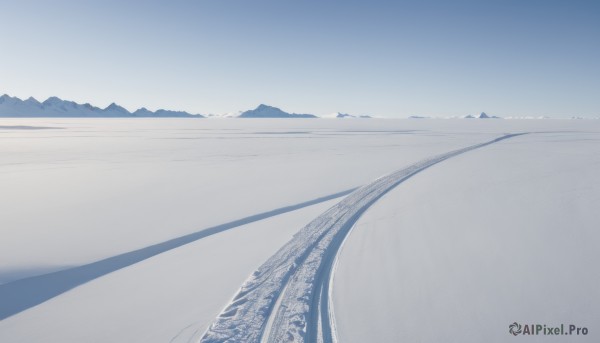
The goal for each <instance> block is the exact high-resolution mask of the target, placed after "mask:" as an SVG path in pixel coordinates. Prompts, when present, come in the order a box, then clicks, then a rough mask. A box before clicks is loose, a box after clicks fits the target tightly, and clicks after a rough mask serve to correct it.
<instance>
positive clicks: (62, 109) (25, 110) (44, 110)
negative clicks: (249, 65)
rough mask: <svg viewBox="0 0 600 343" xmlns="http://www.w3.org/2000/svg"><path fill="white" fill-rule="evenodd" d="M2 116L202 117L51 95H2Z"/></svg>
mask: <svg viewBox="0 0 600 343" xmlns="http://www.w3.org/2000/svg"><path fill="white" fill-rule="evenodd" d="M0 117H111V118H112V117H194V118H202V116H201V115H194V114H190V113H187V112H181V111H168V110H157V111H156V112H152V111H150V110H148V109H146V108H140V109H139V110H137V111H135V112H133V113H131V112H129V111H128V110H126V109H125V108H123V107H121V106H119V105H117V104H115V103H112V104H110V105H108V106H107V107H106V108H104V109H102V108H99V107H95V106H92V105H90V104H87V103H86V104H78V103H76V102H73V101H68V100H62V99H60V98H57V97H54V96H53V97H50V98H48V99H47V100H45V101H44V102H39V101H37V100H36V99H35V98H33V97H30V98H28V99H27V100H21V99H19V98H17V97H11V96H9V95H6V94H4V95H2V96H0Z"/></svg>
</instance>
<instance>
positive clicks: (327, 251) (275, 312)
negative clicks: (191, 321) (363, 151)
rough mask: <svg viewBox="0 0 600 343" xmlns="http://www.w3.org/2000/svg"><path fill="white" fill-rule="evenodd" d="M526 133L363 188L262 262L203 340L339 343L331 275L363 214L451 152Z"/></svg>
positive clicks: (433, 160)
mask: <svg viewBox="0 0 600 343" xmlns="http://www.w3.org/2000/svg"><path fill="white" fill-rule="evenodd" d="M523 134H525V133H518V134H506V135H504V136H502V137H499V138H496V139H493V140H491V141H488V142H484V143H480V144H475V145H472V146H469V147H466V148H462V149H458V150H453V151H450V152H447V153H444V154H441V155H437V156H434V157H431V158H428V159H425V160H422V161H419V162H417V163H415V164H413V165H411V166H409V167H407V168H404V169H401V170H399V171H396V172H394V173H392V174H389V175H387V176H384V177H381V178H379V179H377V180H375V181H374V182H372V183H370V184H368V185H366V186H363V187H361V188H359V189H357V190H356V191H354V192H353V193H352V194H350V195H349V196H347V197H346V198H344V199H343V200H342V201H340V202H339V203H338V204H336V205H335V206H333V207H332V208H330V209H329V210H327V211H326V212H324V213H323V214H321V215H320V216H318V217H317V218H315V219H314V220H313V221H312V222H310V223H309V224H308V225H306V226H305V227H304V228H302V229H301V230H300V231H299V232H298V233H296V234H295V235H294V237H293V238H292V239H291V240H290V241H289V242H288V243H286V244H285V245H284V246H283V247H282V248H280V249H279V250H278V251H277V252H276V253H275V254H274V255H273V256H272V257H271V258H269V259H268V260H267V261H266V262H265V263H264V264H263V265H262V266H260V267H259V268H258V270H256V271H255V272H254V273H253V274H252V275H251V276H250V278H249V279H248V280H247V281H246V282H245V283H244V284H243V285H242V287H241V288H240V290H239V291H238V293H237V294H236V295H235V297H234V298H233V300H232V301H231V303H230V304H229V305H228V306H227V307H226V308H225V309H224V310H223V311H222V313H221V314H220V315H219V316H218V317H217V318H216V319H215V321H214V322H213V324H212V325H211V326H210V327H209V328H208V330H207V331H206V332H205V333H204V335H203V337H202V339H201V340H200V342H203V343H216V342H240V343H242V342H244V343H250V342H253V343H258V342H269V343H271V342H283V341H286V342H287V341H290V342H336V341H337V340H336V337H335V328H334V327H333V325H332V323H333V318H332V315H331V313H332V308H331V307H330V305H329V301H330V300H329V293H330V283H331V281H330V280H331V275H332V269H333V266H334V262H335V258H336V255H337V251H338V249H339V247H340V246H341V244H342V242H343V240H344V238H345V237H346V236H347V234H348V232H349V231H350V229H351V228H352V226H353V225H354V223H355V222H356V221H357V220H358V218H359V217H360V216H361V215H362V214H363V213H364V212H365V211H366V210H367V209H368V208H369V207H370V206H371V205H372V204H373V203H375V202H376V201H377V200H378V199H379V198H381V197H382V196H383V195H384V194H386V193H387V192H389V191H390V190H391V189H393V188H394V187H395V186H397V185H398V184H400V183H402V182H403V181H405V180H406V179H408V178H410V177H412V176H413V175H415V174H417V173H419V172H421V171H423V170H425V169H427V168H429V167H431V166H433V165H435V164H437V163H440V162H442V161H444V160H446V159H449V158H451V157H454V156H457V155H460V154H463V153H465V152H468V151H471V150H474V149H478V148H482V147H484V146H487V145H490V144H493V143H496V142H499V141H502V140H505V139H508V138H512V137H515V136H519V135H523ZM275 304H277V308H275ZM267 323H268V324H269V325H268V328H269V330H268V331H269V332H266V330H265V329H266V327H267Z"/></svg>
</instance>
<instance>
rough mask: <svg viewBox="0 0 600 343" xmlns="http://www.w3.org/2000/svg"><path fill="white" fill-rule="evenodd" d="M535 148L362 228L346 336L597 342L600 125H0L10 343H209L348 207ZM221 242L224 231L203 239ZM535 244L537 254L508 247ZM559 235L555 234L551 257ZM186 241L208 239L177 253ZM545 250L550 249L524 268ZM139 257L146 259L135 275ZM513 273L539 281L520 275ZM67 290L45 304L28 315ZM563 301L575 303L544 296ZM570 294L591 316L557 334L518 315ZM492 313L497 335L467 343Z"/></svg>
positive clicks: (454, 177)
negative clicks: (394, 182)
mask: <svg viewBox="0 0 600 343" xmlns="http://www.w3.org/2000/svg"><path fill="white" fill-rule="evenodd" d="M523 132H531V133H533V132H536V133H535V134H528V135H524V136H519V137H513V138H510V139H507V140H505V141H502V142H497V143H494V144H492V145H490V146H486V147H482V148H480V149H477V150H476V151H469V152H466V153H464V154H463V155H461V156H456V157H452V158H451V159H449V160H447V161H443V162H442V163H439V164H436V165H435V166H432V167H430V168H429V169H427V170H424V171H423V172H420V173H418V174H417V175H414V176H412V177H410V178H409V179H406V180H405V181H404V182H402V183H401V184H400V185H399V186H397V187H396V188H395V189H394V190H392V192H391V193H389V194H388V195H386V196H384V197H383V198H381V199H379V200H378V201H376V202H375V203H374V205H373V207H371V208H370V209H369V210H368V211H367V213H366V214H365V215H364V216H363V217H362V218H360V219H359V221H358V222H357V224H356V226H355V227H354V229H353V231H351V234H350V235H349V236H348V238H347V240H346V241H345V244H344V246H343V249H342V252H341V253H340V254H339V255H338V256H337V257H338V261H337V266H338V269H337V271H335V270H334V271H333V273H332V275H334V282H333V286H332V290H331V292H332V297H333V309H332V310H334V313H335V321H336V323H337V326H336V327H337V335H338V337H339V339H340V341H341V342H346V341H363V342H364V341H389V340H390V339H391V340H392V341H396V340H398V339H400V338H403V339H408V340H413V341H414V340H417V341H418V340H422V341H436V340H438V341H439V339H440V338H441V337H447V336H444V335H445V334H444V332H447V331H444V330H443V329H442V328H444V329H447V327H448V326H452V327H453V329H452V330H450V332H449V333H452V334H455V336H454V337H456V338H457V339H460V340H468V339H472V340H477V339H478V340H482V339H484V340H488V341H493V340H496V341H503V340H506V339H507V337H509V336H508V335H509V334H508V333H507V330H508V324H510V323H512V321H517V320H523V321H527V320H531V321H535V322H545V321H549V323H550V324H551V323H553V322H554V321H555V320H558V319H560V320H564V321H572V322H574V323H579V324H580V325H587V326H588V327H590V329H592V328H593V323H595V322H598V319H599V314H598V310H597V309H598V308H600V306H598V305H600V304H599V300H600V295H599V294H598V292H597V291H595V289H600V282H599V280H600V276H599V275H598V269H597V268H595V267H594V261H595V260H597V258H598V254H597V253H595V252H594V251H595V250H594V247H596V246H598V243H600V242H599V240H598V237H599V236H598V233H597V231H596V229H595V226H597V224H598V223H599V222H600V221H599V220H598V217H597V216H596V215H595V214H594V211H593V210H591V209H593V208H598V205H600V203H599V201H600V200H599V199H600V196H599V194H600V190H599V186H598V181H597V178H596V177H595V175H596V174H597V173H598V171H600V165H599V163H600V162H599V160H600V148H599V147H600V144H598V143H599V140H600V123H599V122H598V121H570V120H513V121H508V120H373V119H369V120H351V121H346V120H336V119H330V120H327V119H283V120H282V119H279V120H277V119H274V120H271V119H265V120H244V119H220V120H218V119H215V120H196V119H1V120H0V143H1V144H0V175H2V177H1V178H0V194H1V196H0V211H1V218H2V225H1V226H0V235H1V236H0V237H1V240H0V283H4V285H0V301H4V302H6V303H5V304H2V303H0V314H4V315H3V316H2V317H0V318H4V319H2V320H1V321H0V341H8V342H41V341H61V342H81V341H86V342H94V341H97V342H106V341H116V342H118V341H123V342H125V341H126V342H136V341H140V342H142V341H143V342H165V341H169V340H171V339H173V340H174V341H179V342H187V341H190V340H192V341H193V340H198V339H200V337H201V336H202V335H203V333H204V332H205V331H206V330H207V329H208V328H209V326H210V325H211V324H212V323H213V321H214V320H215V318H216V316H217V315H218V314H219V312H221V310H223V309H224V308H225V307H226V306H227V305H228V303H229V301H230V300H231V299H232V297H233V296H234V295H235V294H236V293H237V291H238V289H239V288H240V286H241V285H242V283H244V280H246V279H247V278H248V277H249V276H250V275H251V274H252V273H253V272H254V271H255V270H256V269H257V268H258V267H259V266H260V265H261V264H262V263H263V262H265V261H267V260H268V258H269V257H270V256H272V255H274V254H275V253H276V251H277V250H278V249H279V248H280V247H282V246H284V244H285V243H286V241H289V240H290V239H291V235H292V234H294V233H296V232H298V231H300V229H301V228H302V227H303V226H305V225H306V224H308V223H309V222H311V221H312V220H313V219H315V218H317V217H318V216H319V215H320V214H321V213H323V212H325V210H327V208H329V207H331V206H333V205H334V204H336V203H338V202H339V201H341V200H342V199H343V195H345V194H346V193H342V194H340V193H341V192H345V191H348V190H351V189H354V188H356V187H359V186H363V185H367V184H370V183H371V182H373V181H374V180H375V179H377V178H379V177H381V176H383V175H386V174H389V173H392V172H394V171H396V170H400V169H402V168H407V167H410V166H411V165H413V164H415V163H416V162H418V161H421V160H423V159H428V158H431V157H432V156H435V155H439V154H442V153H446V152H449V151H452V150H456V149H461V148H464V147H467V146H472V145H476V144H479V143H483V142H487V141H491V140H493V139H496V138H498V137H501V136H503V135H505V134H508V133H523ZM549 171H553V172H549ZM540 175H541V176H544V177H541V176H540ZM533 181H535V182H533ZM417 185H418V186H417ZM434 185H436V186H435V187H434ZM486 187H487V188H486ZM484 189H487V190H488V191H486V192H485V193H480V192H479V191H481V192H483V191H482V190H484ZM469 195H470V196H469ZM565 195H566V196H565ZM328 196H331V197H328ZM323 197H326V198H325V199H324V198H323ZM332 198H335V199H332ZM541 199H542V200H543V199H546V200H545V201H540V200H541ZM311 200H314V201H313V202H311V203H306V202H307V201H311ZM432 204H435V206H433V205H432ZM278 209H283V210H281V211H278ZM433 210H435V211H433ZM438 211H439V212H438ZM405 212H407V213H405ZM255 215H259V216H255ZM253 216H254V217H253ZM400 217H401V218H402V220H403V221H402V222H400V223H399V222H398V221H397V220H398V218H400ZM507 218H508V219H507ZM240 219H242V220H240ZM236 220H240V221H238V222H235V221H236ZM503 220H504V221H503ZM488 221H489V222H493V223H492V224H490V225H487V224H488ZM232 222H234V224H235V225H233V224H232V225H225V224H228V223H229V224H231V223H232ZM373 222H376V223H378V225H380V226H377V229H376V230H370V229H371V226H373V225H374V224H372V223H373ZM422 222H426V224H427V225H425V224H422ZM548 223H550V224H551V225H546V224H548ZM476 224H477V225H478V226H475V225H476ZM482 224H486V225H484V226H483V228H482ZM509 224H510V225H512V226H511V227H508V228H507V227H506V225H509ZM526 224H527V225H526ZM442 225H443V228H442ZM415 226H418V228H419V230H416V229H415ZM207 228H221V229H222V230H221V229H219V230H216V231H214V232H211V234H210V235H197V236H194V234H195V233H197V232H199V231H202V230H204V229H207ZM478 229H481V230H478ZM567 229H569V230H575V231H573V232H574V234H573V235H571V234H570V232H571V231H569V232H568V233H566V232H567V231H565V230H567ZM523 230H524V231H525V234H526V235H527V236H526V239H525V240H519V241H518V242H517V243H515V244H509V242H512V241H513V239H514V240H517V239H518V237H516V236H518V235H519V234H520V232H521V231H523ZM547 230H548V232H549V233H551V234H552V233H554V234H556V235H555V236H550V237H549V238H547V237H546V238H544V237H545V236H544V235H543V233H545V232H547ZM561 230H562V231H561ZM473 232H475V233H476V234H473ZM185 235H192V236H188V237H192V238H193V239H188V240H184V241H182V242H181V244H179V243H178V244H171V245H169V244H162V245H161V243H164V242H169V241H170V240H172V239H174V238H178V237H182V236H185ZM404 235H408V236H407V237H408V238H410V239H413V240H416V241H415V242H414V244H413V243H410V240H409V239H405V237H404ZM538 235H541V236H543V237H542V238H541V239H540V240H536V241H535V243H536V244H539V246H536V249H532V250H525V248H524V246H526V242H527V239H530V240H533V237H537V236H538ZM584 238H585V239H584ZM194 239H197V240H195V241H194ZM544 239H545V240H544ZM496 242H497V244H496ZM558 242H561V245H560V247H561V248H562V249H563V250H562V251H561V253H560V254H558V255H557V254H555V252H556V251H557V250H558V249H557V248H558ZM184 243H189V244H187V245H184ZM473 247H476V248H477V249H473ZM469 248H471V250H469ZM432 250H435V251H433V252H432ZM136 251H137V252H136ZM129 252H136V254H134V255H136V256H137V257H136V258H133V259H124V258H120V257H119V256H124V255H123V254H127V253H129ZM476 253H477V254H476ZM423 254H426V255H425V258H424V257H423ZM511 254H513V255H514V256H516V257H514V258H513V257H511V258H510V259H509V258H506V259H504V260H502V261H497V260H498V259H499V256H505V257H506V255H510V256H513V255H511ZM125 256H126V257H127V256H130V255H125ZM557 256H559V257H557ZM517 257H518V259H519V261H520V264H519V265H517V266H513V264H514V262H515V259H516V258H517ZM544 259H545V260H548V261H552V262H551V263H554V264H558V267H557V268H559V269H561V270H562V268H564V267H565V266H567V265H569V266H570V265H571V264H572V263H576V266H575V267H573V268H571V269H570V270H569V271H567V273H566V275H568V278H566V279H558V280H556V279H553V278H551V274H549V273H550V272H551V271H552V270H553V269H552V268H549V266H548V265H547V264H543V266H542V267H541V268H538V269H537V270H536V271H537V274H536V273H535V272H534V273H533V274H531V273H528V272H527V270H529V269H528V268H526V267H527V266H531V265H533V264H536V263H538V262H540V261H542V260H544ZM95 261H103V262H102V263H100V264H94V262H95ZM490 261H491V262H490ZM488 262H489V263H488ZM492 262H496V264H493V263H492ZM444 263H446V264H444ZM490 265H492V266H496V267H497V268H499V269H500V271H498V272H497V274H492V273H490V272H489V270H487V269H485V268H486V267H488V266H490ZM536 265H537V264H536ZM75 267H79V269H76V268H75ZM508 267H511V268H512V269H511V271H512V272H513V273H516V277H520V278H521V279H520V280H519V279H513V278H511V277H508V276H506V273H507V272H506V269H507V268H508ZM513 269H514V270H513ZM584 270H585V271H587V272H586V273H584V275H583V276H582V275H581V272H582V271H584ZM53 271H58V272H57V273H55V274H50V275H51V278H52V280H50V279H51V278H50V277H48V276H47V275H48V274H47V273H49V272H53ZM61 271H62V272H61ZM75 272H77V273H79V274H76V273H75ZM88 272H91V274H93V277H88V278H85V277H84V278H83V279H80V277H81V274H83V273H88ZM411 273H412V275H411ZM405 274H408V275H411V278H410V279H407V278H404V275H405ZM414 274H417V276H419V277H415V275H414ZM552 275H553V274H552ZM36 276H37V278H36ZM474 276H477V278H476V277H474ZM469 278H471V279H473V280H470V279H469ZM522 278H525V280H528V281H529V282H524V281H523V279H522ZM515 280H516V281H515ZM561 280H562V282H561ZM565 280H570V281H565ZM63 281H64V282H66V283H67V284H68V285H67V287H63V288H61V289H60V290H58V291H56V292H55V293H52V292H46V293H45V294H43V295H42V296H41V298H40V299H38V301H37V303H36V302H33V303H31V304H26V303H27V301H26V300H23V299H19V297H18V295H19V292H21V290H22V292H34V293H35V292H38V291H39V290H43V289H44V287H45V285H47V284H52V285H56V284H57V283H62V282H63ZM499 281H504V282H509V284H505V285H502V284H501V283H500V282H499ZM47 282H50V283H47ZM448 282H454V284H450V285H449V284H448ZM510 282H513V283H510ZM547 283H553V284H555V285H557V286H556V287H555V288H546V289H544V290H542V291H540V290H539V289H538V288H539V287H541V286H542V285H544V284H547ZM11 285H18V286H20V287H12V288H11ZM23 285H26V286H27V287H23ZM492 286H493V287H492ZM511 286H512V288H511ZM53 287H54V286H53ZM494 287H501V290H502V292H501V294H500V295H498V288H494ZM475 288H476V289H475ZM57 289H58V288H57ZM559 289H560V290H563V291H569V292H572V294H571V298H573V299H571V298H568V297H567V298H563V299H561V300H560V301H559V300H557V303H558V304H559V305H556V307H555V308H558V309H559V310H560V311H562V312H560V313H555V314H554V315H555V316H551V317H548V316H544V314H545V313H548V312H549V311H550V310H549V308H548V307H544V306H548V304H546V303H544V306H540V307H539V310H538V309H536V308H532V307H531V306H529V305H530V304H531V303H527V302H525V303H523V302H521V303H519V304H518V306H516V307H514V308H512V307H509V306H507V305H506V303H507V302H508V301H507V299H509V298H511V297H513V298H514V297H516V298H519V297H523V298H525V297H527V296H528V295H530V293H531V292H533V291H534V290H535V291H537V292H539V293H538V294H536V295H535V297H534V299H533V300H530V301H531V302H532V303H533V304H538V303H540V304H541V299H542V297H543V296H548V295H553V294H555V293H556V292H558V290H559ZM10 292H12V293H10ZM15 292H16V293H15ZM40 292H41V291H40ZM411 292H413V293H411ZM414 292H418V294H415V293H414ZM553 292H554V293H553ZM38 293H39V292H38ZM42 293H43V292H42ZM515 293H518V294H515ZM3 294H11V298H10V299H9V298H7V297H6V296H5V297H4V298H3V297H2V296H3ZM15 294H16V295H17V296H16V297H14V295H15ZM22 294H25V293H22ZM22 294H21V295H22ZM465 294H471V295H474V297H470V298H466V297H465ZM517 295H518V297H517ZM24 298H27V299H31V296H30V294H29V293H27V296H26V297H24ZM14 299H17V300H14ZM511 299H512V298H511ZM527 299H531V297H529V298H527ZM9 300H10V302H11V304H10V306H4V307H5V309H4V310H3V309H2V305H6V304H7V303H8V302H9ZM421 301H425V303H423V302H421ZM18 302H20V303H18ZM458 302H460V305H461V306H460V307H452V306H450V305H449V304H457V303H458ZM584 303H585V304H587V306H588V307H582V306H583V305H581V306H579V305H580V304H584ZM432 304H433V305H432ZM550 304H551V303H550ZM569 304H571V305H572V307H571V308H572V309H574V310H573V311H572V313H571V314H572V316H568V315H565V314H564V313H565V311H566V310H565V309H566V308H567V305H569ZM484 305H485V306H486V311H487V312H486V313H489V316H488V317H486V319H485V320H486V324H485V325H480V327H482V328H481V329H480V328H477V327H476V328H475V329H470V330H468V331H467V332H464V331H462V330H461V329H460V328H461V325H464V324H465V323H467V322H468V323H470V322H469V321H467V319H472V318H475V317H476V318H478V319H477V320H480V319H481V318H483V317H482V316H481V315H479V313H478V312H477V311H475V309H480V307H479V306H484ZM577 306H579V307H577ZM489 307H491V308H489ZM367 309H368V310H367ZM371 310H372V311H371ZM386 311H387V312H386ZM430 311H434V312H435V313H432V312H430ZM511 311H512V312H511ZM544 311H545V312H544ZM538 314H539V316H537V317H536V316H535V315H538ZM411 315H412V317H411ZM416 318H419V319H421V320H417V319H416ZM443 318H446V319H447V320H446V322H444V323H441V322H443ZM448 318H451V319H448ZM507 318H510V319H507ZM538 318H539V319H538ZM508 321H510V322H508ZM476 322H477V323H479V324H481V323H480V322H479V321H476ZM357 323H361V324H360V325H358V324H357ZM432 323H435V325H440V326H441V327H442V328H440V329H439V331H438V330H437V327H436V326H431V324H432ZM440 323H441V324H440ZM403 324H404V325H405V326H403ZM453 330H455V331H453ZM449 333H448V334H449ZM461 334H462V335H461ZM299 337H300V338H299V339H302V335H300V336H299ZM473 337H474V338H473ZM593 337H594V335H593V331H592V333H591V334H590V335H589V336H587V337H583V338H582V337H579V338H581V339H586V338H587V339H590V338H593Z"/></svg>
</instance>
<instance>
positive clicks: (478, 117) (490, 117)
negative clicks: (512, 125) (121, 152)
mask: <svg viewBox="0 0 600 343" xmlns="http://www.w3.org/2000/svg"><path fill="white" fill-rule="evenodd" d="M463 118H465V119H500V117H496V116H489V115H487V114H486V113H485V112H481V114H479V115H478V116H474V115H471V114H469V115H467V116H464V117H463Z"/></svg>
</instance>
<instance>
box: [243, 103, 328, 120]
mask: <svg viewBox="0 0 600 343" xmlns="http://www.w3.org/2000/svg"><path fill="white" fill-rule="evenodd" d="M316 117H317V116H315V115H312V114H297V113H288V112H285V111H282V110H281V109H280V108H277V107H274V106H269V105H265V104H260V105H258V107H256V108H255V109H253V110H248V111H245V112H242V114H240V115H239V118H316Z"/></svg>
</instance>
